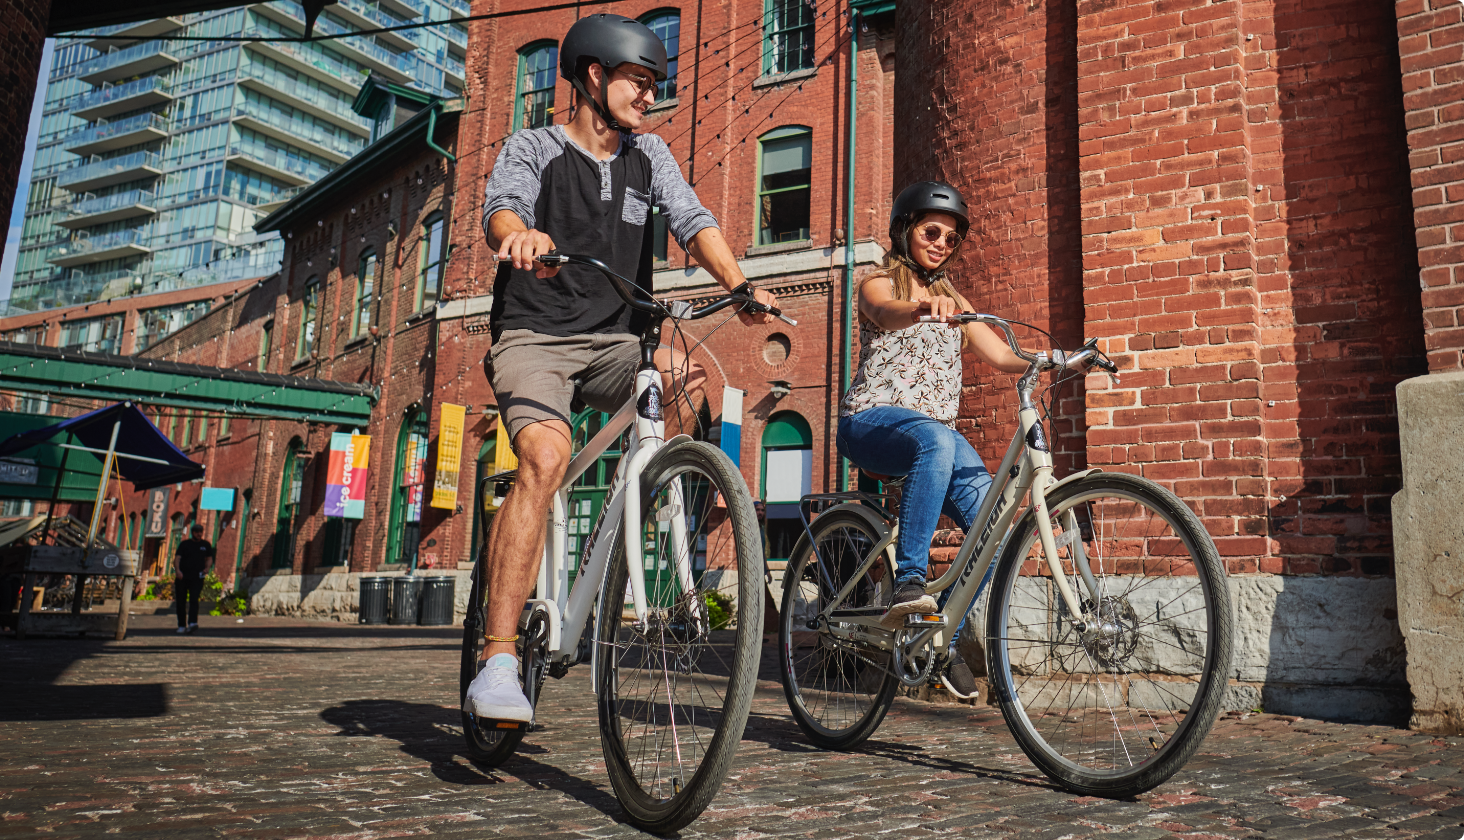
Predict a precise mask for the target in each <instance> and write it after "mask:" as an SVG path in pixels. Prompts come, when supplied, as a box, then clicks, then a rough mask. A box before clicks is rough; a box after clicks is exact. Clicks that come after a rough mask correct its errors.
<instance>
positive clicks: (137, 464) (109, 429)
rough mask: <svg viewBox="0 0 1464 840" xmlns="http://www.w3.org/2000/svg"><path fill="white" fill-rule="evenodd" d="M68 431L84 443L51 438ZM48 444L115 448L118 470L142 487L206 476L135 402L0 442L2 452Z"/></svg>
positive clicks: (105, 450)
mask: <svg viewBox="0 0 1464 840" xmlns="http://www.w3.org/2000/svg"><path fill="white" fill-rule="evenodd" d="M114 433H115V437H114ZM65 434H70V435H71V436H72V437H74V438H75V439H76V440H78V441H80V442H81V447H77V446H75V445H73V444H66V443H59V444H58V443H56V442H55V441H53V440H52V439H53V438H55V437H57V436H58V435H65ZM45 444H51V445H59V446H63V447H66V448H71V449H76V448H82V449H84V450H85V451H90V452H92V453H94V454H97V455H106V454H107V453H108V452H109V451H111V452H112V453H113V454H114V456H115V458H116V466H115V469H116V471H117V474H118V475H119V476H121V477H122V479H123V480H125V481H128V482H131V484H132V485H133V486H134V487H136V488H137V489H138V490H148V489H151V488H153V487H161V486H163V485H165V484H177V483H179V482H183V481H192V480H193V479H195V478H202V477H203V465H202V464H198V463H195V462H193V461H191V460H189V459H188V456H187V455H184V454H183V451H182V450H181V449H179V448H178V447H176V446H174V445H173V442H172V441H170V440H168V437H167V435H164V434H163V433H162V432H161V431H160V430H159V429H158V427H157V426H154V425H153V423H152V421H151V420H149V419H147V415H145V414H143V413H142V410H141V409H139V408H138V407H137V406H136V405H134V404H132V403H130V402H121V403H117V404H115V405H109V406H107V407H106V408H99V409H97V410H96V411H89V412H87V413H86V414H81V415H78V416H76V417H71V418H69V419H66V420H62V421H61V422H60V423H53V424H52V425H50V426H42V427H41V428H39V429H32V430H30V431H28V432H21V433H20V434H17V435H12V436H11V437H10V438H8V439H6V440H5V441H3V442H0V458H4V457H8V456H11V455H16V454H19V453H20V452H22V451H23V450H26V449H29V448H30V447H32V446H38V445H45Z"/></svg>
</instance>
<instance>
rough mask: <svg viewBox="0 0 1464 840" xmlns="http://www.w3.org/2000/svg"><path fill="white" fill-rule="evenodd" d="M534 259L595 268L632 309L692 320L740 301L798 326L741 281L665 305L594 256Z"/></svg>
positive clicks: (505, 259)
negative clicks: (700, 301) (710, 296)
mask: <svg viewBox="0 0 1464 840" xmlns="http://www.w3.org/2000/svg"><path fill="white" fill-rule="evenodd" d="M512 259H513V258H512V257H502V256H499V255H498V254H494V255H493V261H494V262H508V261H510V260H512ZM535 259H536V261H537V262H540V263H542V264H544V265H566V264H568V263H578V264H579V265H584V266H588V267H590V268H593V269H596V270H598V271H599V272H600V273H601V274H603V275H605V277H606V278H607V279H608V280H609V281H610V286H611V288H613V289H615V294H617V295H619V296H620V299H621V300H623V301H625V305H626V306H629V307H630V308H631V309H635V310H638V311H640V312H648V313H650V314H652V315H660V316H662V317H665V318H674V319H676V320H692V321H694V320H696V319H698V318H705V317H707V316H708V315H712V314H715V313H717V312H720V311H722V310H723V309H726V308H727V307H729V306H732V305H733V304H740V305H741V307H743V308H746V309H747V310H748V311H749V312H753V313H758V314H761V313H764V312H766V313H767V314H769V315H771V316H773V317H774V318H777V319H778V320H780V321H782V322H783V323H785V324H788V325H790V326H794V327H796V326H798V322H797V321H795V320H793V319H792V318H789V317H788V316H786V315H784V314H783V312H782V310H780V309H778V308H777V307H776V306H766V305H764V304H762V303H759V302H758V300H757V299H756V298H754V297H753V296H752V284H751V283H743V284H742V285H741V286H738V287H737V288H735V289H733V290H732V291H730V292H728V293H727V294H726V295H724V296H722V297H720V298H717V299H716V300H714V301H712V302H711V303H709V304H707V305H706V306H702V307H693V306H692V305H691V304H690V303H688V302H686V301H679V300H673V301H670V302H669V305H667V304H666V303H662V302H661V301H659V300H656V299H655V298H652V297H649V296H648V297H640V296H639V295H637V294H636V292H641V293H645V290H644V289H642V288H641V287H640V286H637V285H636V284H635V283H633V282H631V281H630V280H627V279H625V278H624V277H621V276H620V275H619V274H616V273H615V272H614V271H612V270H611V269H610V267H609V266H607V265H605V263H603V262H601V261H600V260H597V259H595V258H594V257H590V256H585V255H583V254H561V253H558V252H555V251H550V252H549V253H547V254H540V255H539V256H538V257H536V258H535Z"/></svg>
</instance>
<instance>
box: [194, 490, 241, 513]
mask: <svg viewBox="0 0 1464 840" xmlns="http://www.w3.org/2000/svg"><path fill="white" fill-rule="evenodd" d="M198 509H199V510H233V509H234V488H232V487H205V488H203V493H202V494H201V495H200V496H199V499H198Z"/></svg>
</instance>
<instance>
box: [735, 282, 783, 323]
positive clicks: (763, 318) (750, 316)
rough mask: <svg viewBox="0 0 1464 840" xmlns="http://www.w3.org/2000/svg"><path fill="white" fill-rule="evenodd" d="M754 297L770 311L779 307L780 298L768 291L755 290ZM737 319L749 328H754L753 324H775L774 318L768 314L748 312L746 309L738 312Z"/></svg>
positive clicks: (753, 291)
mask: <svg viewBox="0 0 1464 840" xmlns="http://www.w3.org/2000/svg"><path fill="white" fill-rule="evenodd" d="M752 297H753V299H755V300H756V301H757V302H758V303H760V304H762V305H763V306H766V307H767V308H769V309H776V308H777V306H778V296H777V295H775V294H773V293H772V292H770V291H768V290H767V289H753V290H752ZM737 318H738V320H740V321H742V323H744V324H746V325H747V326H752V325H753V324H771V323H772V322H773V316H772V315H771V314H769V313H767V312H748V311H747V310H746V309H745V308H744V309H739V310H737Z"/></svg>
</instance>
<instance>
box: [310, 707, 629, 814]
mask: <svg viewBox="0 0 1464 840" xmlns="http://www.w3.org/2000/svg"><path fill="white" fill-rule="evenodd" d="M320 717H321V719H322V720H324V721H325V722H326V723H329V724H331V725H333V726H337V727H340V730H341V731H340V732H338V733H337V734H338V735H340V736H344V737H366V738H388V739H391V740H393V741H396V742H398V743H399V744H401V751H402V752H404V753H406V754H407V755H410V756H412V757H414V758H417V759H420V760H422V761H425V762H427V763H428V765H430V766H431V768H432V774H433V775H434V776H436V777H437V778H438V779H441V780H442V781H444V782H447V783H448V784H454V785H500V784H505V783H508V782H512V781H519V782H522V783H523V784H526V785H528V786H529V787H532V788H534V789H536V790H556V791H559V792H560V793H563V794H565V795H566V796H569V797H571V798H573V799H576V800H578V801H580V802H582V803H584V804H586V805H588V806H590V807H591V808H594V809H596V810H597V811H600V812H601V813H603V814H605V815H606V816H608V817H610V818H611V819H613V820H615V821H616V822H621V821H622V818H621V811H620V805H619V803H618V802H617V801H616V800H615V797H614V796H612V795H611V794H610V793H609V792H608V791H606V790H604V789H602V788H601V787H599V786H597V785H595V784H594V783H592V782H590V781H588V780H586V779H581V778H580V777H578V776H574V775H571V774H569V773H567V772H565V771H564V770H561V769H560V768H558V767H554V766H552V765H549V764H545V763H543V762H539V761H535V760H534V759H532V758H530V757H529V755H547V754H548V752H549V751H548V750H546V749H545V748H543V747H541V746H539V745H537V744H520V745H519V748H518V751H517V752H515V753H514V755H513V757H512V758H510V759H509V760H508V761H506V762H504V764H503V765H502V766H500V767H495V768H485V767H480V766H479V765H477V764H475V763H474V762H473V761H472V760H471V759H469V758H468V757H467V756H466V755H465V754H464V752H463V750H464V747H463V733H462V713H461V712H459V711H458V710H456V709H446V708H443V707H442V706H434V705H432V704H429V703H406V702H402V701H400V700H348V701H346V702H345V703H341V704H340V705H338V706H331V707H330V708H328V709H326V710H325V711H323V712H321V713H320ZM607 781H608V780H607Z"/></svg>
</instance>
